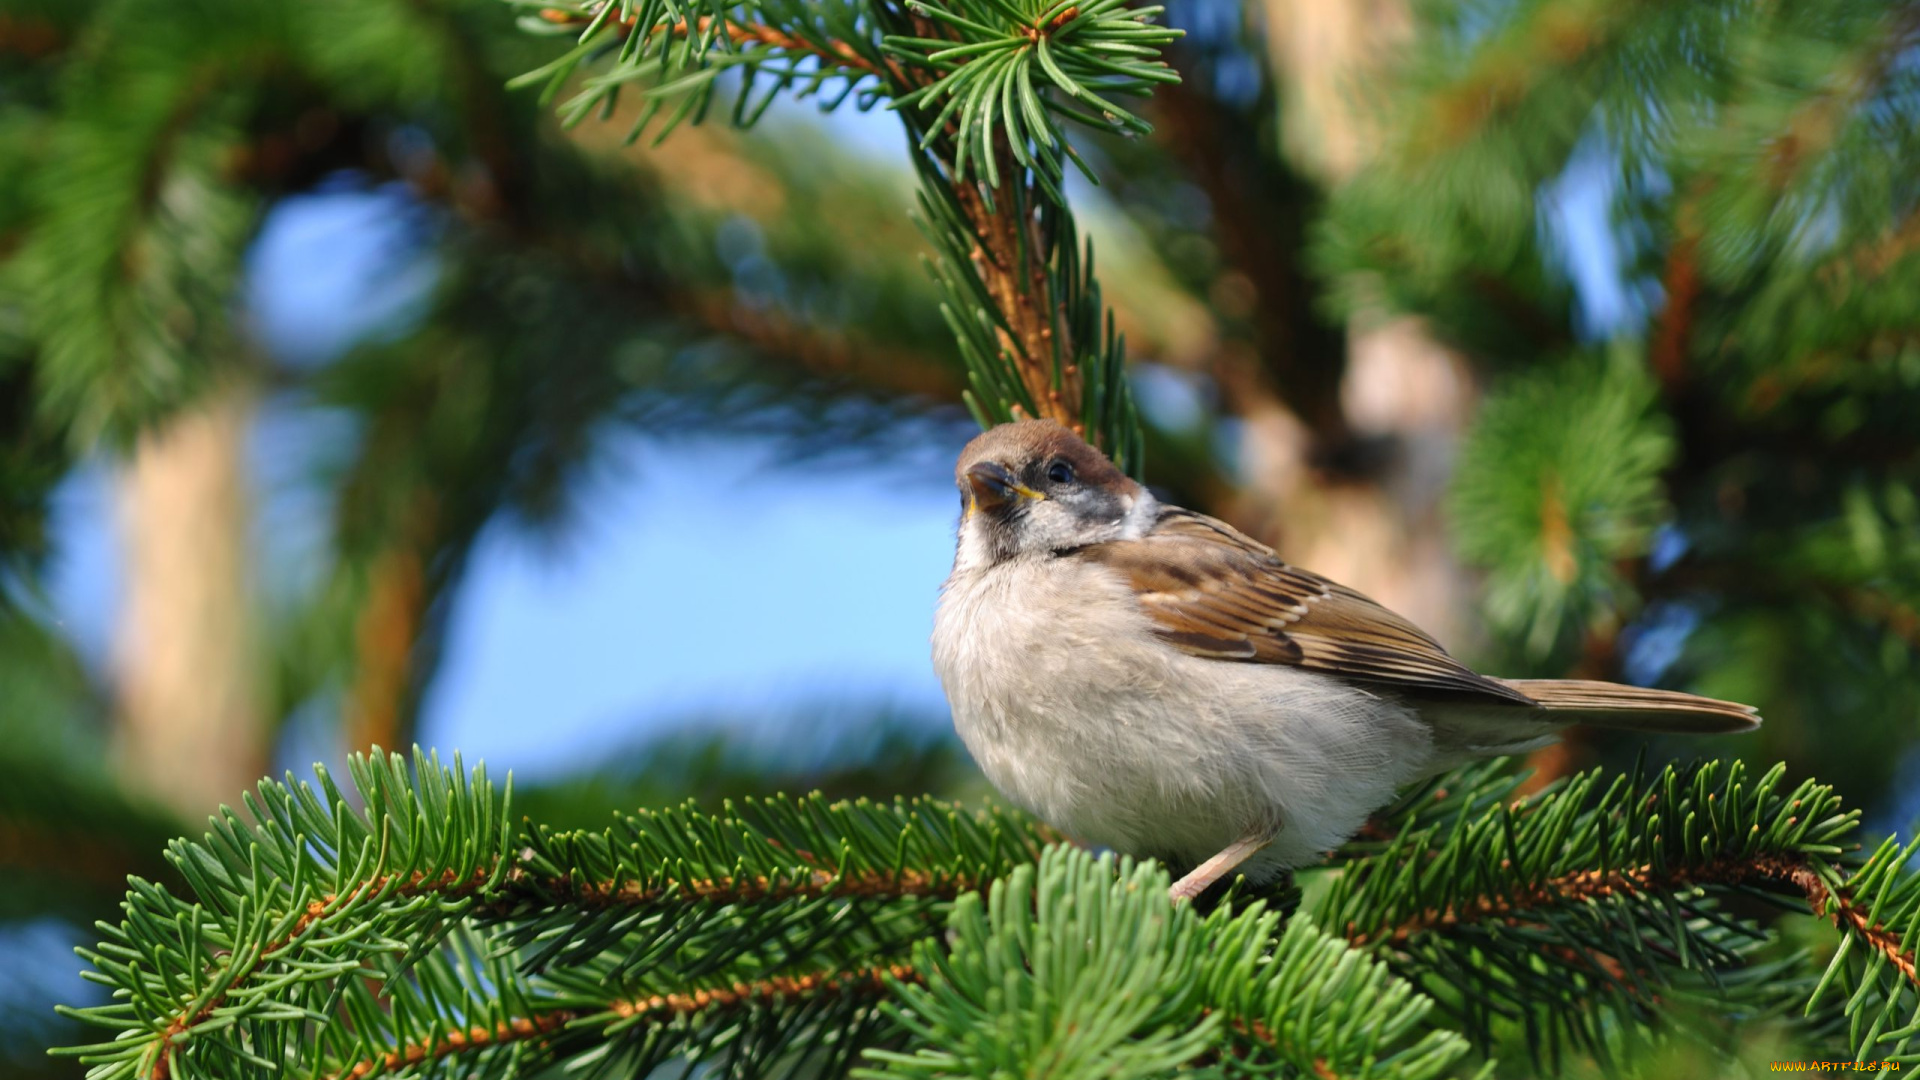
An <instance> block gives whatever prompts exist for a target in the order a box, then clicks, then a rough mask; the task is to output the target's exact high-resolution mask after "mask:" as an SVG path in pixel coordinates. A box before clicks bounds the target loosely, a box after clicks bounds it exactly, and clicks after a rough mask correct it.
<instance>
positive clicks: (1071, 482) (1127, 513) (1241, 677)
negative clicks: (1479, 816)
mask: <svg viewBox="0 0 1920 1080" xmlns="http://www.w3.org/2000/svg"><path fill="white" fill-rule="evenodd" d="M954 478H955V481H956V483H957V484H958V486H959V488H960V497H961V517H960V524H959V528H958V530H957V531H958V537H957V543H956V545H955V551H954V559H953V573H952V574H951V575H950V576H949V577H948V578H947V581H946V584H945V585H944V586H943V587H942V589H941V593H940V601H939V607H938V610H937V611H936V614H935V616H934V628H933V660H934V667H935V669H936V670H937V671H938V673H939V676H940V681H941V684H942V686H943V687H944V688H945V690H946V695H947V701H948V703H949V704H950V705H951V706H952V709H953V722H954V727H955V729H956V730H957V731H958V732H959V735H960V738H961V740H962V741H963V742H964V743H965V744H966V746H967V749H968V751H969V752H970V753H971V754H972V755H973V758H974V760H975V761H976V762H978V763H979V765H980V768H981V770H982V771H983V772H985V774H986V776H987V779H988V780H990V781H991V782H992V783H993V785H994V786H995V787H996V788H998V789H999V791H1000V792H1001V793H1002V794H1003V795H1005V796H1006V797H1007V798H1008V799H1009V800H1011V801H1012V802H1013V803H1015V804H1017V805H1018V806H1020V807H1021V808H1023V809H1025V810H1027V811H1029V812H1031V813H1033V814H1034V815H1036V816H1038V817H1039V818H1041V819H1042V820H1044V821H1046V822H1048V823H1049V824H1051V825H1053V826H1054V827H1056V828H1058V829H1060V830H1062V831H1064V832H1065V833H1067V834H1068V835H1070V836H1073V837H1075V838H1077V839H1079V840H1081V841H1084V842H1086V843H1088V844H1092V845H1096V846H1102V847H1107V848H1111V849H1112V850H1114V851H1116V852H1119V853H1122V854H1127V855H1134V856H1140V857H1152V858H1156V859H1159V860H1161V861H1162V862H1163V863H1165V864H1166V865H1168V866H1169V867H1171V868H1173V869H1174V870H1175V872H1176V873H1178V872H1182V871H1184V872H1185V874H1184V876H1182V877H1181V878H1180V879H1179V880H1178V881H1177V882H1176V883H1175V884H1174V885H1173V888H1172V897H1173V899H1174V900H1175V901H1176V902H1178V901H1182V900H1190V899H1192V898H1193V897H1195V896H1198V895H1199V894H1200V893H1201V892H1203V891H1204V890H1205V889H1206V888H1207V887H1208V886H1210V885H1212V884H1213V883H1214V882H1216V881H1219V880H1221V879H1222V878H1224V877H1225V876H1226V875H1227V874H1229V873H1231V872H1233V871H1235V870H1238V871H1239V872H1240V873H1241V874H1243V875H1244V876H1245V877H1246V878H1247V879H1248V880H1249V881H1250V882H1252V883H1254V884H1256V885H1257V884H1261V883H1265V882H1268V881H1271V880H1272V879H1274V878H1275V877H1277V876H1279V875H1280V874H1281V873H1283V872H1284V871H1286V870H1288V869H1291V868H1293V867H1297V866H1303V865H1307V864H1309V863H1312V862H1314V861H1317V860H1318V859H1319V858H1320V857H1321V856H1322V855H1323V853H1325V852H1327V851H1330V850H1332V849H1333V848H1336V847H1338V846H1339V845H1340V844H1341V843H1343V842H1344V841H1345V840H1346V839H1347V838H1348V837H1350V836H1352V835H1353V834H1354V833H1355V832H1356V831H1358V830H1359V828H1360V827H1361V826H1362V825H1363V824H1365V822H1366V820H1367V817H1368V816H1369V815H1370V814H1372V813H1373V812H1374V811H1375V810H1378V809H1379V808H1381V807H1383V806H1385V805H1387V804H1388V803H1389V802H1391V801H1392V799H1393V797H1394V794H1395V792H1396V790H1397V789H1399V788H1401V787H1402V786H1404V785H1406V784H1409V783H1411V782H1413V781H1416V780H1420V779H1423V778H1426V777H1429V776H1432V775H1435V774H1437V773H1440V772H1444V771H1446V770H1448V769H1451V768H1454V767H1455V766H1458V765H1461V764H1464V763H1466V762H1469V761H1472V760H1474V759H1478V758H1484V757H1493V756H1498V755H1504V754H1517V753H1523V752H1525V751H1528V750H1532V749H1535V748H1538V747H1540V746H1544V745H1546V744H1548V743H1550V742H1552V741H1554V739H1556V738H1557V737H1558V733H1559V731H1560V730H1561V729H1562V728H1565V727H1566V726H1568V725H1570V724H1587V725H1593V726H1597V727H1606V728H1622V729H1626V730H1630V731H1643V732H1684V733H1693V734H1708V733H1717V732H1733V731H1748V730H1751V729H1753V728H1755V727H1757V726H1758V725H1759V723H1760V718H1759V716H1758V714H1757V713H1756V711H1755V710H1754V709H1752V708H1750V707H1748V706H1745V705H1738V704H1734V703H1732V702H1726V701H1716V700H1713V699H1711V698H1704V697H1697V696H1694V695H1692V694H1683V693H1678V692H1674V691H1669V690H1651V689H1645V688H1642V687H1636V686H1622V685H1618V684H1614V683H1606V682H1592V681H1586V680H1579V679H1498V678H1493V677H1491V676H1487V675H1481V674H1478V673H1476V672H1474V671H1473V670H1472V669H1470V668H1468V667H1466V666H1465V665H1464V664H1462V663H1460V662H1459V661H1458V660H1455V659H1454V658H1453V657H1451V656H1449V655H1448V654H1447V651H1446V650H1445V649H1444V648H1442V647H1441V646H1440V643H1439V642H1437V641H1435V640H1434V639H1433V638H1432V637H1431V636H1429V635H1428V634H1426V633H1425V632H1423V631H1422V630H1420V628H1418V627H1416V626H1414V625H1413V624H1412V623H1411V622H1409V621H1407V620H1406V619H1404V618H1402V617H1401V616H1399V615H1396V614H1394V613H1393V612H1392V611H1389V610H1387V609H1386V608H1385V607H1382V606H1381V605H1379V604H1377V603H1375V602H1374V601H1372V600H1370V599H1368V598H1367V597H1365V596H1363V595H1361V594H1360V593H1358V592H1356V591H1354V590H1352V589H1349V588H1347V587H1346V586H1344V585H1340V584H1338V583H1336V582H1333V581H1329V580H1327V579H1326V578H1324V577H1321V576H1320V575H1318V574H1315V573H1312V572H1310V571H1307V570H1302V569H1300V568H1299V567H1296V566H1290V565H1288V564H1287V563H1285V562H1282V561H1281V560H1280V558H1279V557H1278V556H1276V555H1275V554H1274V552H1273V550H1272V549H1271V548H1268V547H1267V546H1266V545H1264V544H1261V543H1260V542H1258V541H1256V540H1254V539H1252V538H1251V537H1248V536H1246V535H1245V534H1243V533H1241V532H1239V531H1238V530H1236V529H1234V528H1233V527H1232V526H1229V525H1227V524H1225V523H1224V522H1221V521H1218V520H1216V519H1214V518H1211V517H1208V516H1206V515H1205V514H1198V513H1195V512H1193V511H1191V510H1183V509H1181V508H1180V507H1178V506H1171V505H1168V504H1165V503H1161V502H1159V501H1157V500H1156V499H1155V498H1154V497H1153V495H1152V494H1151V493H1149V492H1148V491H1147V490H1146V489H1145V488H1144V487H1142V486H1141V485H1140V484H1138V483H1136V482H1134V481H1133V480H1132V479H1130V478H1129V477H1127V476H1126V474H1124V473H1122V472H1121V471H1120V470H1119V469H1117V468H1115V467H1114V465H1113V463H1112V462H1111V461H1109V460H1107V458H1106V457H1105V456H1104V455H1102V454H1101V453H1100V452H1099V451H1098V450H1096V449H1094V448H1093V447H1092V446H1089V445H1088V444H1087V443H1086V442H1085V441H1083V440H1082V439H1081V438H1079V437H1078V436H1077V435H1075V434H1074V433H1073V432H1072V431H1070V430H1068V429H1067V428H1065V427H1063V426H1061V425H1060V424H1057V423H1054V422H1052V421H1049V420H1023V421H1019V422H1016V423H1010V424H1002V425H1000V426H998V427H995V428H992V429H990V430H988V431H986V432H985V433H983V434H981V435H980V436H979V437H978V438H975V439H974V440H973V441H972V442H970V443H968V444H967V446H966V448H965V449H964V450H962V451H961V453H960V459H959V462H958V464H957V465H956V467H955V470H954Z"/></svg>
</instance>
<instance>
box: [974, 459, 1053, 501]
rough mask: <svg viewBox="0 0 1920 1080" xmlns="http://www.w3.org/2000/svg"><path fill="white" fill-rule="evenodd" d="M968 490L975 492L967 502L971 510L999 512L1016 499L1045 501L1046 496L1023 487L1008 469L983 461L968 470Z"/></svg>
mask: <svg viewBox="0 0 1920 1080" xmlns="http://www.w3.org/2000/svg"><path fill="white" fill-rule="evenodd" d="M967 488H968V489H969V490H970V491H972V492H973V495H972V497H971V498H970V499H968V500H967V508H968V509H969V510H987V511H993V510H998V509H1000V508H1001V507H1004V506H1006V505H1007V504H1008V503H1011V502H1013V501H1014V500H1015V499H1044V498H1046V496H1045V495H1042V494H1040V493H1039V492H1037V491H1035V490H1033V489H1032V488H1030V487H1026V486H1024V485H1022V484H1021V483H1020V482H1019V481H1018V480H1015V479H1014V478H1013V474H1012V473H1010V472H1008V471H1007V467H1006V466H1004V465H1000V464H997V463H995V462H991V461H982V462H980V463H979V464H978V465H973V466H971V467H969V468H968V469H967Z"/></svg>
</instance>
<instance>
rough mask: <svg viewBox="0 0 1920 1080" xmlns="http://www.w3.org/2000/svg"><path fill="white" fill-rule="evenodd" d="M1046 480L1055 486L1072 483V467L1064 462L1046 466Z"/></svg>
mask: <svg viewBox="0 0 1920 1080" xmlns="http://www.w3.org/2000/svg"><path fill="white" fill-rule="evenodd" d="M1047 479H1048V480H1051V481H1053V482H1054V483H1056V484H1071V483H1073V466H1072V465H1069V464H1067V463H1066V462H1064V461H1056V462H1054V463H1053V464H1051V465H1049V466H1047Z"/></svg>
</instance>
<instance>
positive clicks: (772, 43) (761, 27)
mask: <svg viewBox="0 0 1920 1080" xmlns="http://www.w3.org/2000/svg"><path fill="white" fill-rule="evenodd" d="M540 17H541V18H543V19H545V20H547V21H548V22H551V23H558V24H561V25H581V26H583V25H586V24H587V23H590V22H592V21H593V20H592V17H590V16H587V15H582V14H580V13H578V12H573V11H564V10H561V9H559V8H545V9H543V10H542V11H541V12H540ZM610 21H612V22H614V23H616V24H617V25H619V26H620V28H621V30H622V31H623V32H624V33H628V34H631V33H633V29H634V24H633V20H631V19H620V18H618V17H615V18H613V19H611V20H610ZM714 26H715V19H714V17H713V16H711V15H702V16H700V17H699V18H698V19H696V20H694V21H693V23H692V24H691V26H689V24H688V23H687V21H686V20H684V19H682V20H680V21H678V22H674V23H671V24H668V23H662V24H660V25H657V26H654V27H652V28H650V29H649V30H648V31H647V36H648V37H652V36H653V35H655V34H660V33H665V34H668V35H670V36H673V37H686V36H687V35H688V32H689V30H691V31H692V32H693V33H696V34H703V35H704V34H707V33H709V32H710V31H712V30H713V29H714ZM719 26H720V28H721V30H722V31H723V32H724V33H725V34H726V35H727V39H728V40H729V41H731V42H733V43H734V44H735V45H749V44H752V45H765V46H767V47H768V48H772V49H783V50H785V51H787V52H796V53H806V54H808V55H810V56H817V57H819V58H820V59H822V60H824V61H826V62H827V63H829V64H833V65H835V66H836V67H844V68H852V69H853V70H855V71H862V72H865V73H867V74H869V75H882V76H890V77H892V78H893V79H895V80H896V81H895V83H894V85H896V86H904V85H906V80H905V79H904V78H903V77H902V76H901V72H900V69H899V68H898V67H896V66H894V65H893V64H891V63H889V64H887V65H886V67H885V68H884V69H883V68H881V67H880V66H879V65H876V64H874V63H873V62H872V61H870V60H868V59H867V58H866V57H864V56H861V55H860V53H859V51H858V50H857V49H855V48H854V47H853V46H852V45H851V44H849V43H847V42H844V41H833V42H831V43H829V44H828V45H826V46H824V47H823V46H821V45H817V44H815V43H814V42H811V41H807V40H806V39H804V38H797V37H794V36H793V35H791V34H788V33H786V32H785V31H783V30H779V29H777V28H775V27H771V26H767V25H765V24H762V23H739V22H734V21H732V20H720V22H719Z"/></svg>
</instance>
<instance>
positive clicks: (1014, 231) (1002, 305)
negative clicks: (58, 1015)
mask: <svg viewBox="0 0 1920 1080" xmlns="http://www.w3.org/2000/svg"><path fill="white" fill-rule="evenodd" d="M1002 153H1003V157H1004V160H1003V162H1002V163H1001V165H1000V167H1001V169H1002V170H1003V172H1004V173H1014V166H1013V155H1012V154H1011V153H1007V152H1005V151H1004V150H1003V151H1002ZM1016 175H1017V174H1016ZM995 195H998V198H995V197H994V196H995ZM954 198H955V200H956V201H957V202H958V203H959V204H960V208H961V210H962V211H963V212H964V213H965V215H966V218H967V221H968V223H969V224H970V225H971V226H972V229H973V236H974V246H973V251H972V253H971V254H972V263H973V269H974V273H976V274H978V275H979V276H980V281H981V283H982V284H984V285H985V286H986V289H987V293H988V295H989V296H991V297H992V298H993V301H994V303H995V305H996V306H997V307H998V308H999V309H1000V315H1001V318H1002V319H1004V320H1005V322H1006V327H1005V328H1004V329H1002V328H996V336H997V337H998V339H999V344H1000V353H1001V358H1002V360H1003V362H1005V363H1006V364H1008V365H1009V366H1010V367H1011V368H1012V369H1013V370H1014V372H1016V373H1017V375H1018V376H1019V379H1020V382H1021V384H1022V385H1023V386H1025V387H1026V390H1027V395H1028V397H1029V399H1031V400H1032V401H1033V403H1034V406H1035V407H1036V408H1037V409H1038V410H1039V412H1038V415H1039V416H1041V417H1044V418H1046V419H1049V420H1056V421H1058V422H1060V423H1061V424H1064V425H1066V426H1067V427H1070V428H1072V429H1074V431H1075V432H1077V433H1079V434H1081V435H1085V434H1086V425H1085V424H1084V423H1082V421H1081V419H1080V417H1081V405H1082V386H1081V380H1080V371H1079V365H1077V364H1075V363H1074V362H1073V358H1074V356H1075V352H1074V345H1075V343H1074V340H1073V334H1072V328H1071V326H1070V325H1068V324H1067V322H1066V320H1065V318H1063V316H1064V314H1065V312H1064V311H1062V310H1061V305H1060V301H1059V300H1058V298H1056V297H1055V296H1054V295H1053V288H1052V282H1051V275H1050V273H1049V272H1048V267H1047V255H1048V250H1047V249H1048V247H1049V246H1050V245H1049V244H1048V243H1047V238H1046V237H1045V236H1044V235H1043V233H1042V231H1041V222H1040V221H1039V220H1038V219H1037V218H1036V217H1035V215H1034V214H1033V213H1032V212H1031V207H1032V205H1033V190H1032V188H1031V187H1029V186H1027V185H1025V184H1024V183H1023V184H1019V185H1018V186H1016V185H1013V184H1009V185H1007V186H1006V187H1004V188H1002V189H1001V190H1000V191H999V192H994V193H990V192H988V191H987V190H984V189H983V188H982V187H981V186H979V185H977V184H962V185H959V186H956V187H955V188H954ZM1023 211H1026V212H1023ZM1056 327H1057V329H1056ZM1014 408H1015V409H1017V410H1019V411H1020V412H1024V411H1025V409H1024V408H1022V407H1020V406H1018V405H1015V406H1014Z"/></svg>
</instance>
